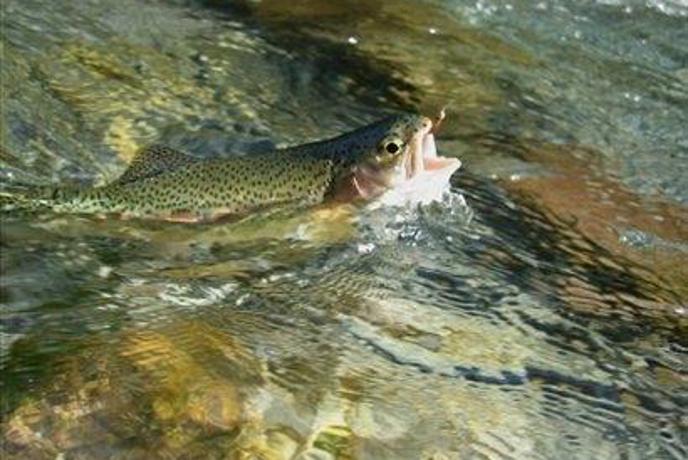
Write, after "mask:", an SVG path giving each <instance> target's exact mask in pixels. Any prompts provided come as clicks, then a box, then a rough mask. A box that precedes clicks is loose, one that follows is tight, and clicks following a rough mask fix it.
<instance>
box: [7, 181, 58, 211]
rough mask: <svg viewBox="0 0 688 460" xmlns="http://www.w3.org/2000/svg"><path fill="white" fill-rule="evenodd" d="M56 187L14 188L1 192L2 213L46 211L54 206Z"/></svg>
mask: <svg viewBox="0 0 688 460" xmlns="http://www.w3.org/2000/svg"><path fill="white" fill-rule="evenodd" d="M54 193H55V188H54V187H29V188H27V187H12V188H8V189H4V190H0V212H2V213H3V214H5V213H15V212H35V211H45V210H49V209H51V208H52V206H53V204H54V201H55V200H54V198H53V196H54Z"/></svg>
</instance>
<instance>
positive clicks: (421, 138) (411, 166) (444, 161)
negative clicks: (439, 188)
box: [404, 110, 461, 179]
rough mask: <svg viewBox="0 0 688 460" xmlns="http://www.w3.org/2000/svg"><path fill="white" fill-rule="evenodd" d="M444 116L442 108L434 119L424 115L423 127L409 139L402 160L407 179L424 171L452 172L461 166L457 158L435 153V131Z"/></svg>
mask: <svg viewBox="0 0 688 460" xmlns="http://www.w3.org/2000/svg"><path fill="white" fill-rule="evenodd" d="M444 118H445V112H444V110H441V111H440V113H439V115H438V116H437V118H436V119H435V120H430V119H429V118H427V117H426V118H425V119H424V121H423V128H422V129H421V130H420V131H419V132H418V134H417V135H416V136H414V137H413V139H412V140H411V145H410V146H409V151H408V153H407V157H406V160H405V162H404V168H405V170H406V178H407V179H412V178H414V177H415V176H418V175H420V174H422V173H423V172H426V171H427V172H434V171H441V170H445V169H452V172H453V171H455V170H456V169H458V168H459V167H460V166H461V161H459V159H458V158H449V157H443V156H439V155H438V154H437V145H436V144H435V133H436V132H438V130H439V128H440V125H441V124H442V121H443V120H444Z"/></svg>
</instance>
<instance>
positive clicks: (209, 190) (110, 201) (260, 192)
mask: <svg viewBox="0 0 688 460" xmlns="http://www.w3.org/2000/svg"><path fill="white" fill-rule="evenodd" d="M431 127H432V121H431V120H430V119H428V118H426V117H423V116H420V115H398V116H393V117H389V118H386V119H384V120H381V121H378V122H376V123H372V124H370V125H368V126H365V127H362V128H359V129H357V130H355V131H353V132H350V133H347V134H343V135H341V136H338V137H335V138H333V139H329V140H324V141H319V142H313V143H309V144H304V145H300V146H296V147H290V148H287V149H282V150H276V151H273V152H269V153H263V154H259V155H254V156H236V157H232V158H223V159H212V160H204V159H200V158H196V157H193V156H190V155H187V154H186V153H183V152H180V151H178V150H174V149H172V148H169V147H165V146H161V145H154V146H151V147H148V148H146V149H144V150H143V151H141V152H140V153H139V154H138V155H137V156H136V157H135V158H134V160H133V161H132V163H131V164H130V166H129V167H128V168H127V170H126V171H124V173H123V174H122V175H121V176H120V177H119V178H118V179H116V180H114V181H113V182H111V183H109V184H107V185H104V186H100V187H57V188H56V187H33V188H31V189H29V190H27V191H26V190H25V191H22V193H17V194H11V193H10V194H7V193H4V194H2V195H0V206H1V207H2V208H1V209H2V210H3V211H13V210H18V211H51V212H57V213H74V214H96V215H115V216H119V217H124V218H158V219H163V220H170V221H179V222H198V221H209V220H214V219H217V218H219V217H223V216H227V215H245V214H247V213H250V212H252V211H255V210H260V209H265V208H268V207H273V206H278V205H282V204H287V203H288V204H290V205H301V206H307V205H314V204H318V203H321V202H323V201H325V200H327V199H330V198H333V199H337V200H355V199H370V198H371V197H375V196H378V195H379V194H380V193H382V192H384V191H385V190H388V189H389V188H392V187H395V186H396V184H397V183H398V182H399V179H400V178H404V179H407V178H408V177H409V171H410V170H408V169H407V170H404V168H406V167H407V166H406V165H407V164H410V161H411V160H413V161H416V162H418V161H420V162H421V163H422V162H423V161H424V160H423V159H422V158H423V153H422V151H421V150H420V149H421V147H420V145H421V140H422V139H424V136H425V135H426V134H428V133H430V128H431ZM390 146H391V147H390ZM418 155H420V156H418ZM450 166H451V165H450ZM456 167H458V166H454V167H453V169H451V171H453V170H454V169H456Z"/></svg>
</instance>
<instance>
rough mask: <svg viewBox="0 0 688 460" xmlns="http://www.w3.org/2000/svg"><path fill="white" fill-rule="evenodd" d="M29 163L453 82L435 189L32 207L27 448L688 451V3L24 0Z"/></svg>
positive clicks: (98, 154)
mask: <svg viewBox="0 0 688 460" xmlns="http://www.w3.org/2000/svg"><path fill="white" fill-rule="evenodd" d="M1 32H2V41H0V45H1V46H2V48H0V59H1V62H0V84H1V85H2V114H1V115H2V116H1V117H0V132H1V133H2V150H1V151H0V154H1V156H0V166H1V168H0V177H1V178H2V184H3V186H5V185H11V184H13V183H15V182H17V181H19V182H33V183H56V182H80V183H95V184H102V183H105V182H107V181H109V180H112V179H113V178H115V177H117V175H118V174H120V173H121V172H122V171H123V169H124V168H125V167H126V164H127V162H128V161H130V160H131V158H132V157H133V155H134V154H135V153H136V151H137V150H138V149H140V148H141V147H143V146H145V145H147V144H150V143H152V142H161V143H166V144H169V145H171V146H174V147H177V148H180V149H183V150H185V151H188V152H190V153H192V154H194V155H198V156H202V157H216V156H223V155H224V156H228V155H251V154H254V153H256V152H259V151H264V150H268V149H271V148H274V147H275V146H278V147H281V146H286V145H292V144H296V143H301V142H305V141H308V140H314V139H319V138H324V137H328V136H330V135H334V134H338V133H341V132H344V131H347V130H350V129H353V128H355V127H357V126H360V125H362V124H365V123H367V122H370V121H372V120H375V119H376V118H378V117H380V116H383V115H385V114H388V113H394V112H399V111H408V110H416V111H421V112H423V113H427V114H429V115H432V114H434V113H436V112H437V110H438V109H439V108H440V107H443V106H447V107H448V109H447V111H448V118H447V120H446V122H445V124H444V125H443V129H442V132H441V133H440V135H439V136H438V145H439V149H440V151H441V153H442V154H443V155H449V156H456V157H459V158H460V159H461V160H462V162H463V163H464V167H463V168H462V169H461V170H459V171H458V172H457V173H456V174H455V175H454V177H453V178H452V188H451V193H449V194H447V195H446V196H445V198H444V199H443V201H442V202H438V203H433V204H431V205H427V206H424V207H420V208H418V207H406V208H381V209H376V210H371V209H351V208H334V209H319V210H313V211H304V212H299V213H293V212H287V211H285V212H277V213H275V214H271V215H257V216H253V217H252V218H250V219H247V220H245V221H241V222H238V223H233V224H215V225H196V226H189V225H179V224H164V223H151V222H147V223H141V222H134V221H126V222H120V221H93V220H89V219H86V218H82V217H77V216H61V217H57V216H53V217H50V216H47V217H43V218H41V219H29V218H21V217H12V218H10V217H3V222H2V232H1V237H2V239H1V243H2V262H1V263H2V265H1V268H2V278H1V281H0V293H1V294H0V295H1V298H2V305H3V307H2V313H1V316H0V344H1V345H2V346H1V347H0V366H1V367H2V377H1V380H0V384H1V385H2V387H1V389H2V408H1V413H2V425H1V426H0V435H1V436H2V443H0V453H1V454H2V456H3V458H17V459H27V458H66V459H72V458H75V459H86V458H145V459H149V458H260V459H282V458H285V459H286V458H300V459H328V458H357V459H358V458H361V459H402V458H409V459H419V458H423V459H449V458H457V459H468V458H495V459H502V458H515V459H525V458H527V459H534V458H543V459H545V458H547V459H549V458H551V459H555V458H572V459H573V458H581V459H589V458H610V459H617V458H618V459H640V458H643V459H646V458H652V459H665V458H667V459H668V458H676V459H682V458H686V457H688V398H687V397H686V395H687V394H688V269H687V268H686V267H687V266H688V264H687V263H686V261H687V259H688V212H687V208H686V206H687V205H688V137H687V136H688V130H686V126H688V109H687V107H688V5H687V4H686V3H685V2H684V1H679V0H673V1H670V0H664V1H661V0H648V1H635V0H604V1H602V0H598V1H587V0H586V1H572V0H544V1H541V2H522V1H483V0H478V1H458V0H451V1H445V2H440V1H431V0H429V1H415V2H411V1H402V0H393V1H389V2H377V1H372V0H355V1H354V0H352V1H346V2H329V1H324V0H304V1H300V2H296V3H292V2H282V1H277V0H263V1H245V2H242V1H237V2H232V3H231V4H226V3H225V2H219V1H212V0H207V1H191V0H189V1H181V0H180V1H133V0H117V1H115V0H88V1H84V2H65V3H64V4H62V3H60V4H59V5H58V4H57V3H56V2H47V1H43V2H41V1H35V0H4V1H3V2H2V29H1Z"/></svg>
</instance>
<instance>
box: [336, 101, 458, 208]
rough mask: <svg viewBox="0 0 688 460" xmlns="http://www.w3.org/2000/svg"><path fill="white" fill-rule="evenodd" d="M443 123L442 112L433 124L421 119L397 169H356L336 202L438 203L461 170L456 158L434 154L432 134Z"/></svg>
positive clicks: (389, 204)
mask: <svg viewBox="0 0 688 460" xmlns="http://www.w3.org/2000/svg"><path fill="white" fill-rule="evenodd" d="M443 119H444V112H443V111H442V112H441V113H440V115H439V117H438V118H437V119H436V120H434V121H432V120H430V119H429V118H425V117H423V122H422V124H421V126H422V128H420V129H419V130H418V132H417V133H416V135H415V136H413V138H412V139H411V140H410V142H409V147H408V151H407V152H406V154H405V156H404V158H403V160H402V161H401V162H400V163H399V164H398V165H397V166H395V167H394V168H392V169H391V170H385V171H375V170H371V169H368V168H366V167H364V166H362V167H358V168H356V169H355V170H354V173H353V174H352V176H351V178H350V183H348V187H345V192H344V193H342V194H341V195H339V198H340V199H342V201H349V200H356V199H359V200H361V199H362V200H366V201H368V202H370V205H371V206H373V207H377V206H380V205H388V206H398V205H403V204H427V203H430V202H433V201H439V200H441V198H442V195H443V194H444V193H445V192H446V191H447V190H448V188H449V179H450V178H451V176H452V174H454V172H455V171H456V170H457V169H459V168H460V167H461V161H460V160H459V159H458V158H451V157H444V156H440V155H438V154H437V145H436V143H435V136H434V133H435V132H437V129H438V127H439V125H440V123H441V122H442V120H443Z"/></svg>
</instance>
